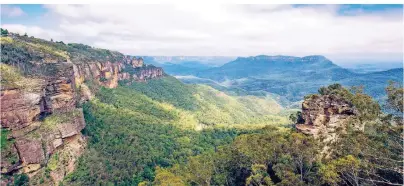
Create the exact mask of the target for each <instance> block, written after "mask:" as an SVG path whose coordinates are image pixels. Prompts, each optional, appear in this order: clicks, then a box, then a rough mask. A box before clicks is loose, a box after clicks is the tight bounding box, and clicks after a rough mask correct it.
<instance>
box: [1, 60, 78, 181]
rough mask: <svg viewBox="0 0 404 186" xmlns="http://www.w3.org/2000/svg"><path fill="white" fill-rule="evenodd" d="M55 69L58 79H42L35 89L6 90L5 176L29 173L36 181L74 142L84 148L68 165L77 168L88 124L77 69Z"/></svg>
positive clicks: (58, 66)
mask: <svg viewBox="0 0 404 186" xmlns="http://www.w3.org/2000/svg"><path fill="white" fill-rule="evenodd" d="M46 66H47V67H49V65H46ZM51 66H53V67H54V68H52V70H53V71H54V74H55V76H46V75H44V76H41V80H40V81H37V82H36V84H35V89H26V88H24V87H18V88H10V87H2V88H3V89H2V90H1V96H0V101H1V127H2V135H7V138H8V140H7V141H6V142H5V143H4V144H5V146H4V147H2V154H1V159H2V161H1V173H2V174H15V173H27V174H28V175H29V176H31V177H32V176H34V175H35V174H36V173H38V172H40V171H44V169H45V167H46V163H47V162H48V161H49V159H50V158H51V156H52V155H53V154H54V153H55V152H58V151H63V149H64V147H66V146H69V143H70V142H71V141H72V140H70V138H74V139H75V143H79V144H80V145H79V147H78V149H80V150H79V151H78V153H76V154H74V155H72V156H69V157H67V158H66V161H69V162H71V163H73V164H74V163H75V161H76V160H77V158H78V156H79V154H80V152H81V151H82V150H83V148H84V144H85V141H84V139H83V137H82V135H81V132H80V131H81V130H82V129H83V128H84V127H85V122H84V116H83V112H82V110H81V109H80V108H76V98H77V94H76V89H75V87H76V85H75V81H74V74H73V66H72V65H71V64H68V63H65V64H53V65H51ZM38 68H39V67H38ZM66 70H69V71H66ZM44 74H46V73H44ZM62 74H64V75H62ZM59 75H60V76H59ZM31 83H33V82H31ZM77 141H80V142H77ZM60 168H61V169H65V167H60ZM51 173H52V171H51ZM54 181H56V180H54ZM55 183H56V182H55Z"/></svg>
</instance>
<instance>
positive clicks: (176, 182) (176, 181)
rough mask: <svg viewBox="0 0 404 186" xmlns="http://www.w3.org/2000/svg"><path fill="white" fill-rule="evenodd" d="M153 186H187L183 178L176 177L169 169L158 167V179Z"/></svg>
mask: <svg viewBox="0 0 404 186" xmlns="http://www.w3.org/2000/svg"><path fill="white" fill-rule="evenodd" d="M153 185H157V186H185V183H184V181H183V180H182V179H181V177H179V176H176V175H175V174H173V173H171V172H170V171H168V170H167V169H163V168H160V167H156V178H155V179H154V182H153Z"/></svg>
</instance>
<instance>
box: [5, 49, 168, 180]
mask: <svg viewBox="0 0 404 186" xmlns="http://www.w3.org/2000/svg"><path fill="white" fill-rule="evenodd" d="M30 68H31V69H30V70H29V74H32V75H33V76H34V77H35V78H36V79H35V81H32V83H35V84H32V85H31V87H34V88H30V89H27V88H24V87H18V88H4V87H3V89H2V90H1V95H0V101H1V128H2V134H4V135H7V141H6V143H5V144H6V145H5V146H4V147H3V146H2V153H1V173H2V174H3V175H13V174H20V173H26V174H28V175H29V176H30V180H31V182H35V183H40V182H42V185H43V184H45V185H57V184H58V182H59V181H61V180H63V178H64V176H66V175H67V174H68V173H70V172H72V171H73V170H74V167H75V163H76V160H77V159H78V157H79V156H80V155H81V153H82V152H83V150H84V148H85V146H86V140H85V138H84V137H83V136H82V134H81V130H82V129H84V128H85V121H84V116H83V111H82V109H81V108H76V105H77V103H82V102H85V101H88V100H90V99H92V97H93V93H92V92H91V90H90V88H89V87H88V86H87V85H86V81H91V82H92V85H93V86H104V87H108V88H115V87H117V86H118V82H119V81H126V82H128V83H130V82H133V81H147V80H148V79H152V78H158V77H160V76H163V75H164V72H163V70H162V69H161V68H158V67H154V66H152V65H150V66H147V65H145V64H144V63H143V59H142V58H131V57H129V56H125V57H124V58H123V59H122V61H120V62H115V63H111V62H96V61H95V62H87V63H72V62H70V61H67V62H53V63H34V62H33V63H31V64H30ZM29 78H32V77H28V79H29ZM45 175H48V176H45ZM49 175H50V176H49ZM44 179H45V181H44ZM7 181H8V182H11V181H12V177H9V180H2V182H7Z"/></svg>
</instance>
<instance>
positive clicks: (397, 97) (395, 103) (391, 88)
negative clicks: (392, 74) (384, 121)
mask: <svg viewBox="0 0 404 186" xmlns="http://www.w3.org/2000/svg"><path fill="white" fill-rule="evenodd" d="M386 92H387V103H388V105H387V108H390V109H392V110H394V111H395V112H399V113H403V94H404V89H403V87H400V86H398V84H397V83H395V82H392V81H390V82H389V85H388V86H387V87H386ZM399 115H400V114H399ZM401 116H402V114H401Z"/></svg>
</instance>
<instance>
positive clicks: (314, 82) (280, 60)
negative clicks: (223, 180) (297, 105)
mask: <svg viewBox="0 0 404 186" xmlns="http://www.w3.org/2000/svg"><path fill="white" fill-rule="evenodd" d="M174 75H176V74H175V73H174ZM180 75H193V76H195V77H199V78H203V79H204V81H205V82H208V81H207V79H210V80H213V81H214V82H216V83H217V84H220V85H223V84H225V85H226V87H227V88H229V89H234V88H239V89H242V90H244V91H247V92H256V91H266V92H268V93H273V94H277V95H280V96H281V97H284V98H286V99H287V100H289V101H291V102H296V101H299V100H302V99H303V96H304V95H307V94H311V93H315V92H316V90H317V89H318V88H319V87H321V86H326V85H329V84H333V83H341V84H343V85H346V86H360V85H363V86H364V88H365V92H366V93H368V94H370V95H372V96H374V97H375V98H376V99H379V100H380V99H382V98H383V96H384V95H385V92H384V88H385V86H386V85H387V83H388V81H389V80H392V81H396V82H399V83H402V82H403V69H402V68H398V69H392V70H387V71H381V72H374V73H356V72H353V71H351V70H348V69H345V68H342V67H340V66H338V65H336V64H334V63H333V62H332V61H330V60H329V59H327V58H326V57H324V56H319V55H314V56H306V57H293V56H265V55H260V56H255V57H239V58H237V59H236V60H234V61H231V62H229V63H226V64H224V65H222V66H220V67H214V68H210V69H206V70H199V71H197V72H190V71H188V72H185V73H181V74H180ZM184 77H188V76H184ZM180 79H185V78H181V77H180ZM193 80H195V82H201V79H197V78H193V79H189V78H188V79H187V80H185V81H184V82H187V83H192V82H193ZM211 83H212V82H209V84H211Z"/></svg>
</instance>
